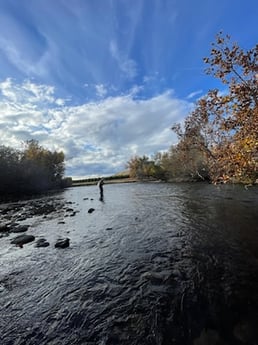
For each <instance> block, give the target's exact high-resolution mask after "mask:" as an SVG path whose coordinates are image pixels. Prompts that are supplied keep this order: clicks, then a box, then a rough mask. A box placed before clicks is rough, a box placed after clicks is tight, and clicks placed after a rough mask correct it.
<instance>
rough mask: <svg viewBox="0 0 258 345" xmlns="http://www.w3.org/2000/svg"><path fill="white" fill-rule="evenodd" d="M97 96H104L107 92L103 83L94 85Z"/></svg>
mask: <svg viewBox="0 0 258 345" xmlns="http://www.w3.org/2000/svg"><path fill="white" fill-rule="evenodd" d="M95 89H96V93H97V96H99V97H104V96H105V95H106V94H107V89H106V88H105V86H104V85H103V84H97V85H95Z"/></svg>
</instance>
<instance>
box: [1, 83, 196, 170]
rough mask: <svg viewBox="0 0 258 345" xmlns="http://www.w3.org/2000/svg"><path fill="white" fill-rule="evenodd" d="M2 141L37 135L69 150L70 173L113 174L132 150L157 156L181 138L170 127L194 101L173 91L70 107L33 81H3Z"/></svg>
mask: <svg viewBox="0 0 258 345" xmlns="http://www.w3.org/2000/svg"><path fill="white" fill-rule="evenodd" d="M0 91H1V93H2V95H1V97H0V144H1V145H10V146H14V147H19V146H20V145H21V141H24V140H27V139H31V138H34V139H37V140H39V141H40V144H41V145H43V146H46V147H48V148H50V149H58V150H63V151H64V152H65V155H66V159H67V162H66V166H67V174H68V175H76V176H79V175H82V176H85V175H95V174H100V175H101V174H104V173H106V174H111V173H114V172H117V171H119V170H123V169H124V168H125V164H126V163H127V161H128V160H129V159H130V157H131V156H132V155H135V154H138V155H143V154H147V155H151V154H153V153H155V152H157V151H159V150H165V149H167V148H168V147H169V146H170V145H171V144H173V143H174V142H175V141H176V137H175V135H174V134H173V132H172V131H171V130H170V127H171V125H172V124H173V123H174V122H180V121H182V118H183V117H184V116H185V115H187V113H188V112H189V111H190V108H191V103H190V102H187V101H184V100H180V99H178V98H176V97H175V96H174V94H173V92H172V91H167V92H165V93H162V94H160V95H158V96H155V97H152V98H149V99H144V100H139V99H135V98H134V97H135V93H136V91H137V87H136V86H135V87H134V90H131V91H129V92H128V93H127V94H125V95H122V96H116V97H107V98H105V99H101V100H100V101H96V102H89V103H84V104H81V105H79V106H68V105H66V103H65V100H62V99H60V98H56V97H55V90H54V89H53V88H52V87H49V86H46V85H37V84H33V83H31V82H29V81H26V82H25V83H23V84H15V83H14V82H13V81H12V80H10V79H8V80H6V81H5V82H3V83H0Z"/></svg>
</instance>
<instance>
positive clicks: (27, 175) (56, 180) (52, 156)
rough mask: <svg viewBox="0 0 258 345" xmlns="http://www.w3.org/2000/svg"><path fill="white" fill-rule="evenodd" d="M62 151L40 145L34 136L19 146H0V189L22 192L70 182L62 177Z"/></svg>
mask: <svg viewBox="0 0 258 345" xmlns="http://www.w3.org/2000/svg"><path fill="white" fill-rule="evenodd" d="M63 176H64V154H63V152H61V151H60V152H57V151H54V152H52V151H50V150H47V149H45V148H44V147H42V146H40V145H39V143H38V142H37V141H36V140H30V141H27V142H26V143H25V147H24V149H23V150H16V149H12V148H10V147H6V146H1V147H0V182H1V183H0V193H1V195H2V196H3V195H6V194H23V193H35V192H41V191H45V190H48V189H51V188H59V187H62V186H66V185H68V184H69V183H70V182H69V181H68V180H64V179H63Z"/></svg>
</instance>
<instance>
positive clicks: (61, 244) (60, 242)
mask: <svg viewBox="0 0 258 345" xmlns="http://www.w3.org/2000/svg"><path fill="white" fill-rule="evenodd" d="M69 245H70V239H69V238H64V239H59V240H57V242H56V244H55V247H56V248H67V247H69Z"/></svg>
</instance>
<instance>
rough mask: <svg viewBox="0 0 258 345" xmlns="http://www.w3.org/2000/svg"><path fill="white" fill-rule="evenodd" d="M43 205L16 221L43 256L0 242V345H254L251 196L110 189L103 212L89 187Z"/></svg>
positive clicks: (257, 278) (257, 296)
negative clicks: (51, 207)
mask: <svg viewBox="0 0 258 345" xmlns="http://www.w3.org/2000/svg"><path fill="white" fill-rule="evenodd" d="M53 201H54V202H55V203H56V205H57V206H58V210H57V212H54V213H50V214H49V215H44V216H43V215H34V216H33V217H30V218H27V219H22V220H20V224H28V225H30V228H29V230H28V231H27V233H28V234H32V235H34V236H35V237H36V239H38V238H41V237H44V238H46V239H47V240H48V241H49V243H50V246H49V247H46V248H36V247H35V241H34V242H31V243H28V244H26V245H24V247H23V248H22V249H21V248H18V247H15V246H14V245H12V244H10V240H11V239H12V238H14V237H15V235H17V234H9V236H3V237H2V238H0V315H1V317H0V344H1V345H59V344H60V345H73V344H74V345H77V344H78V345H79V344H85V345H108V344H111V345H112V344H122V345H127V344H128V345H129V344H130V345H134V344H137V345H138V344H139V345H145V344H146V345H147V344H150V345H152V344H153V345H154V344H157V345H173V344H176V345H177V344H180V345H181V344H182V345H187V344H189V345H190V344H193V345H204V344H209V345H213V344H214V345H215V344H217V345H218V344H224V345H226V344H257V339H258V327H257V326H258V211H257V210H258V188H257V187H252V188H249V189H245V188H244V187H243V186H212V185H209V184H205V183H195V184H187V183H185V184H184V183H182V184H165V183H134V184H114V185H104V200H103V202H101V201H99V199H98V190H97V187H96V186H88V187H76V188H69V189H67V190H65V191H64V192H61V193H57V194H54V195H49V196H46V197H44V198H42V199H41V201H40V202H43V203H45V204H47V203H49V202H53ZM29 202H31V201H22V202H20V204H19V203H18V204H17V203H16V204H15V207H16V210H17V209H18V211H19V208H20V209H21V210H22V209H24V208H26V203H29ZM17 205H18V206H17ZM68 207H70V208H72V210H73V214H71V210H68ZM10 208H11V206H10ZM90 208H94V209H95V210H94V212H92V213H88V210H89V209H90ZM18 211H17V212H18ZM69 212H70V213H69ZM60 237H61V238H66V237H68V238H70V247H69V248H65V249H58V248H55V247H54V244H55V242H56V240H57V239H58V238H60Z"/></svg>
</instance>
